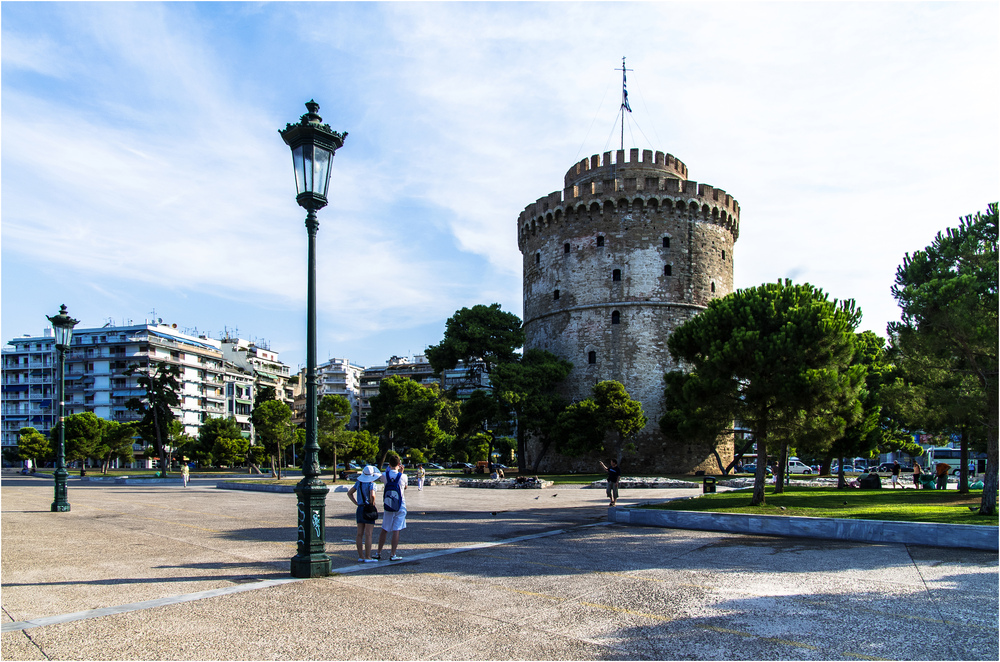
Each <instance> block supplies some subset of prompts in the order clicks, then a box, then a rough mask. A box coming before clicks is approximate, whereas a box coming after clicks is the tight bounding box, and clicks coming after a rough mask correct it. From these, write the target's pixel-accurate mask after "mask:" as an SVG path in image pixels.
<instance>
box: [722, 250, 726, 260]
mask: <svg viewBox="0 0 1000 662" xmlns="http://www.w3.org/2000/svg"><path fill="white" fill-rule="evenodd" d="M722 261H723V262H725V261H726V251H722Z"/></svg>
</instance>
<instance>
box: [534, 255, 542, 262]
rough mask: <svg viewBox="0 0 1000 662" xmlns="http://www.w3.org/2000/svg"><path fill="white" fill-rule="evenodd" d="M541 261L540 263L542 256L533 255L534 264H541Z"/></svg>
mask: <svg viewBox="0 0 1000 662" xmlns="http://www.w3.org/2000/svg"><path fill="white" fill-rule="evenodd" d="M541 261H542V254H541V253H535V264H539V263H541Z"/></svg>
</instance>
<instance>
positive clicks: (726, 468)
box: [712, 448, 735, 476]
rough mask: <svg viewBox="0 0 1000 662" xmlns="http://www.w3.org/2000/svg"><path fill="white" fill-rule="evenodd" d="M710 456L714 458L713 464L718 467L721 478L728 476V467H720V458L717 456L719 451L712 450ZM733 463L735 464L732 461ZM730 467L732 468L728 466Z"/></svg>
mask: <svg viewBox="0 0 1000 662" xmlns="http://www.w3.org/2000/svg"><path fill="white" fill-rule="evenodd" d="M712 455H714V456H715V463H716V464H717V465H719V471H720V472H721V473H722V475H723V476H728V475H729V467H724V466H722V457H721V456H720V455H719V451H717V450H716V449H714V448H713V449H712ZM733 461H734V462H735V460H733ZM730 466H732V465H730Z"/></svg>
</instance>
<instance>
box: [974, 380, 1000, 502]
mask: <svg viewBox="0 0 1000 662" xmlns="http://www.w3.org/2000/svg"><path fill="white" fill-rule="evenodd" d="M997 388H998V384H997V373H996V372H993V373H989V374H987V375H986V475H985V476H983V498H982V501H980V502H979V514H980V515H996V514H997V468H998V467H997V460H998V457H997V411H998V407H1000V403H998V402H997V400H998V397H1000V395H998V393H997Z"/></svg>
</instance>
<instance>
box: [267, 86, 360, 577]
mask: <svg viewBox="0 0 1000 662" xmlns="http://www.w3.org/2000/svg"><path fill="white" fill-rule="evenodd" d="M306 109H307V110H308V111H309V112H308V113H306V114H305V115H303V116H302V117H301V118H300V119H299V122H298V124H289V125H287V126H286V127H285V129H284V130H283V131H281V130H279V131H278V133H280V134H281V137H282V139H283V140H284V141H285V143H286V144H287V145H288V146H289V147H291V148H292V164H293V165H294V167H295V189H296V192H297V193H298V195H297V196H296V197H295V200H296V201H297V202H298V203H299V205H301V206H302V207H304V208H305V210H306V230H307V232H308V233H309V253H308V266H307V267H306V273H307V281H308V287H307V289H308V293H307V301H306V443H305V448H304V449H303V454H302V480H301V481H299V484H298V485H296V486H295V494H296V495H298V554H296V555H295V556H293V557H292V576H293V577H325V576H326V575H329V574H330V557H329V556H327V554H326V495H327V493H328V492H329V491H330V488H329V487H327V485H326V483H324V482H323V481H322V480H320V479H319V440H318V438H317V427H318V417H317V412H316V231H317V230H319V221H318V220H317V219H316V212H317V211H319V210H320V209H322V208H323V207H325V206H326V191H327V189H328V188H329V186H330V170H331V167H332V166H333V155H334V153H335V152H336V151H337V150H338V149H339V148H340V147H343V145H344V138H346V137H347V133H346V132H344V133H337V132H336V131H333V130H331V129H330V126H329V125H328V124H323V123H322V122H323V118H322V117H320V116H319V115H317V114H316V111H317V110H319V104H318V103H316V102H315V101H312V100H310V101H309V102H308V103H306Z"/></svg>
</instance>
